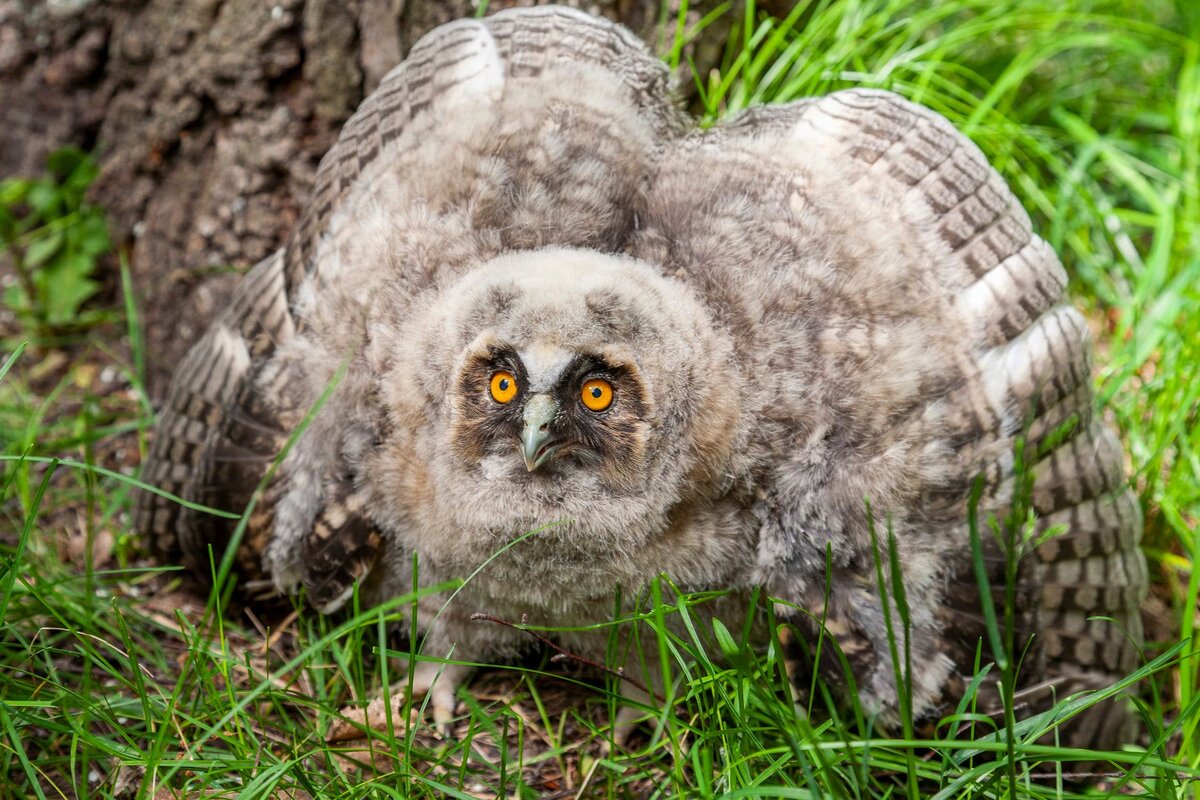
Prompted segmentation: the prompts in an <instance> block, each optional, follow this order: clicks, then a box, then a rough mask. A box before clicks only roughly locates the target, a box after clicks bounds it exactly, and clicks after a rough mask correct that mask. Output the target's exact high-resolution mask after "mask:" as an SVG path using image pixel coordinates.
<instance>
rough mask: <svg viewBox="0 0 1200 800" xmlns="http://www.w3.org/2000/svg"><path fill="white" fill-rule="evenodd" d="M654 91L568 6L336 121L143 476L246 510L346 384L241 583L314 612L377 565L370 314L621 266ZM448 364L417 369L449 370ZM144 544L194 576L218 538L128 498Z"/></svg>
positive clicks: (464, 40) (657, 85)
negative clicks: (555, 259)
mask: <svg viewBox="0 0 1200 800" xmlns="http://www.w3.org/2000/svg"><path fill="white" fill-rule="evenodd" d="M667 81H668V72H667V70H666V68H665V67H664V66H663V65H662V64H661V63H659V62H658V61H657V60H656V59H654V58H653V57H651V56H650V54H649V53H648V52H647V49H646V47H645V45H644V44H643V43H641V42H640V41H639V40H637V39H636V38H635V37H634V36H633V35H632V34H630V33H629V32H628V31H626V30H625V29H624V28H621V27H619V26H616V25H614V24H612V23H610V22H607V21H605V20H601V19H597V18H593V17H591V16H588V15H586V14H584V13H582V12H577V11H573V10H570V9H566V8H529V9H515V10H511V11H506V12H501V13H499V14H496V15H495V16H493V17H490V18H488V19H485V20H462V21H459V22H454V23H451V24H449V25H445V26H443V27H441V28H438V29H437V30H435V31H433V32H432V33H430V34H429V35H428V36H426V37H425V38H424V39H422V40H421V41H420V42H419V43H418V44H417V45H416V46H415V47H414V48H413V50H412V53H411V54H410V55H409V57H408V58H407V60H405V61H404V62H403V63H402V64H400V65H399V66H398V67H396V68H395V69H394V70H393V71H392V72H391V73H389V74H388V76H387V77H386V78H385V79H384V80H383V82H382V83H381V85H380V87H379V88H378V89H377V90H376V91H375V92H374V93H373V94H372V95H371V96H370V97H368V98H367V99H366V100H365V101H364V102H363V104H362V105H361V106H360V108H359V109H358V111H357V112H356V113H355V114H354V116H353V117H351V119H350V120H349V121H348V122H347V123H346V126H345V128H344V130H343V131H342V133H341V135H340V137H339V139H338V141H337V143H336V144H335V145H334V147H333V148H332V149H331V150H330V151H329V153H328V154H327V155H326V156H325V158H324V159H323V160H322V162H321V165H320V167H319V169H318V171H317V177H316V184H315V186H314V189H313V193H312V196H311V198H310V200H309V201H308V203H307V204H306V206H305V208H304V211H303V213H302V216H301V218H300V220H299V222H298V224H297V226H296V228H295V229H294V231H293V232H292V235H291V236H290V237H289V238H288V240H287V243H286V245H285V246H284V248H283V249H282V250H281V251H280V252H279V253H277V254H276V255H274V256H272V257H271V258H269V259H267V260H266V261H264V262H263V263H262V264H260V265H259V266H257V267H256V268H255V269H254V270H252V271H251V272H250V273H249V274H248V275H247V276H246V277H245V278H244V279H243V281H242V282H241V284H240V285H239V287H238V288H237V289H236V290H235V294H234V298H233V300H232V302H231V304H230V307H229V308H228V310H227V311H226V312H225V313H224V314H223V315H222V316H221V318H220V319H219V320H217V321H216V322H215V323H214V325H213V327H212V328H211V329H210V330H209V332H208V333H207V334H206V335H205V336H204V338H203V339H201V341H200V342H198V343H197V345H196V346H195V347H194V348H193V349H192V351H191V352H190V353H189V354H188V356H187V357H186V359H185V360H184V361H183V362H182V363H181V364H180V366H179V368H178V369H177V370H176V373H175V376H174V379H173V381H172V385H171V388H170V391H169V395H168V399H167V402H166V404H165V406H164V407H163V409H162V411H161V414H160V418H159V421H158V424H157V426H156V434H155V439H154V442H153V445H152V448H151V451H150V455H149V458H148V460H147V462H146V464H145V466H144V471H143V474H144V475H145V477H146V479H147V480H149V481H150V482H151V483H154V484H156V485H158V486H161V487H163V488H165V489H168V490H170V491H172V492H173V493H176V494H178V495H180V496H182V497H184V498H186V499H188V500H195V501H199V502H202V503H204V504H206V505H209V506H214V507H217V508H221V509H227V510H232V511H241V510H242V509H243V508H244V507H245V504H246V502H247V501H248V499H249V497H250V494H251V492H252V491H253V489H254V488H255V487H256V486H257V485H258V483H259V482H260V481H261V479H262V478H263V476H264V475H265V474H266V471H267V469H268V467H269V465H270V463H271V462H272V460H273V459H274V458H275V456H276V455H277V454H278V452H279V450H280V448H281V446H282V444H283V443H284V442H285V441H286V440H287V438H288V436H289V434H290V433H291V432H292V430H293V429H294V428H295V426H296V425H297V423H298V422H299V420H300V419H301V418H302V417H303V416H304V414H305V413H306V412H307V410H308V409H309V408H310V407H311V406H312V405H313V403H315V402H316V401H317V399H318V398H319V397H321V395H322V393H323V392H324V390H325V389H326V387H328V386H329V385H331V382H334V381H335V380H336V378H335V375H337V374H338V372H339V365H348V366H347V367H346V369H345V374H344V375H343V376H342V378H341V382H340V384H338V385H337V387H336V390H335V391H334V392H333V394H332V395H331V396H330V398H329V400H328V403H327V404H326V406H325V407H324V408H323V409H322V410H321V413H320V414H319V415H318V416H317V418H316V419H315V420H314V421H313V422H312V425H311V427H309V428H308V429H307V430H306V431H305V432H304V434H303V436H302V437H300V439H299V440H298V441H297V442H296V445H295V447H294V449H293V450H291V451H290V453H289V455H288V457H287V459H286V460H285V461H284V462H283V463H282V465H281V468H280V470H279V472H278V474H277V477H276V478H275V480H274V481H273V482H272V484H271V485H270V486H269V487H268V489H267V493H266V495H265V496H264V498H263V501H262V502H261V503H260V504H259V509H258V511H257V512H256V514H255V516H254V518H253V519H251V520H250V524H249V526H248V530H247V535H246V538H245V540H244V543H243V547H242V549H241V551H240V553H239V563H240V564H241V565H242V567H243V573H244V574H243V577H244V578H245V577H250V578H251V579H253V578H254V577H257V576H258V573H259V572H260V569H261V572H262V573H265V576H266V577H268V578H270V579H271V580H272V581H273V582H274V583H275V584H276V585H277V586H280V587H282V588H294V587H297V586H299V585H304V586H305V587H306V589H307V591H308V596H309V599H310V601H312V602H314V604H315V605H317V606H318V607H319V608H321V609H323V610H326V611H329V610H333V609H334V608H336V607H338V606H339V605H340V604H341V603H342V602H344V600H345V598H346V597H347V596H348V595H349V592H350V590H351V589H352V588H353V585H354V583H355V582H356V581H361V580H362V579H364V578H365V577H366V576H367V574H368V573H369V572H370V570H371V567H372V564H373V563H374V562H375V560H376V558H377V555H378V551H379V549H380V548H381V547H384V546H386V544H385V541H384V537H382V536H381V533H380V530H379V526H378V525H376V524H375V523H374V522H373V521H372V520H371V519H369V518H368V515H367V514H366V512H365V511H364V504H363V502H362V498H361V497H359V496H358V494H359V491H360V488H361V479H362V476H361V475H360V474H358V466H359V464H360V461H361V459H362V458H364V456H365V453H366V452H367V451H369V450H370V448H371V447H372V446H373V445H374V444H375V443H376V442H377V441H378V438H379V437H380V436H381V435H382V433H383V432H382V430H381V427H380V426H381V425H383V424H385V423H384V422H383V421H381V419H380V417H382V414H381V413H380V410H379V409H378V408H377V401H376V400H375V396H374V393H373V387H372V383H371V374H370V366H369V364H368V363H367V361H368V359H367V358H366V356H365V355H364V353H365V350H366V346H367V342H368V340H369V339H370V337H371V335H372V333H373V332H372V331H370V330H368V324H367V320H368V317H369V316H370V315H371V313H372V308H373V305H372V304H373V301H374V300H375V299H376V298H377V297H379V296H380V295H381V294H385V293H386V294H387V298H388V299H387V303H386V305H387V307H388V314H390V315H391V318H389V319H387V320H384V321H383V323H382V324H383V326H384V327H385V328H386V327H387V325H390V324H392V323H396V324H398V319H397V318H401V317H403V315H404V314H405V313H407V312H408V311H409V310H410V309H411V308H412V307H413V304H414V303H415V302H416V300H417V299H418V298H419V297H420V296H421V295H422V293H424V292H426V291H429V290H430V289H431V288H433V287H436V286H438V285H439V284H440V283H441V282H444V281H447V280H451V279H453V278H454V277H455V276H457V275H460V274H462V273H463V272H464V271H466V270H469V269H470V268H471V267H473V266H474V265H476V264H478V263H480V262H481V261H483V260H485V259H486V258H489V257H491V256H494V255H496V254H498V253H500V252H503V251H506V250H511V249H521V248H533V247H540V246H546V245H573V246H581V247H591V248H596V249H602V250H609V251H617V250H620V249H622V248H623V247H624V245H625V240H626V238H627V235H628V232H629V230H630V229H631V228H632V226H633V223H634V219H635V217H636V215H637V213H638V212H639V209H640V208H641V207H642V205H643V199H642V195H643V192H644V186H645V183H646V178H647V175H648V174H649V172H650V169H651V166H652V163H653V160H654V158H655V157H656V156H657V153H658V152H659V150H660V147H661V145H660V140H662V139H663V138H665V137H666V136H668V135H670V134H671V132H672V131H674V130H675V129H677V128H678V127H679V126H680V125H681V122H680V119H681V117H680V116H679V114H678V113H677V112H676V110H675V109H674V107H673V106H672V104H671V103H670V102H669V100H668V98H667ZM445 367H446V365H432V366H431V368H433V369H444V368H445ZM137 525H138V527H139V528H140V529H141V530H143V531H145V532H147V533H148V534H149V535H150V536H151V541H152V543H153V546H154V549H155V550H156V551H157V552H158V553H159V554H160V555H162V556H164V557H165V558H168V559H176V558H180V557H182V558H183V559H184V560H185V561H186V562H187V563H189V564H190V565H191V566H192V567H193V568H195V569H197V570H198V571H200V573H201V574H202V575H206V574H208V563H209V555H208V554H209V549H210V548H212V549H213V550H214V551H216V553H217V556H218V557H219V555H220V553H221V551H222V550H223V548H224V546H225V543H226V542H227V541H228V538H229V535H230V533H231V531H232V529H233V523H231V522H229V521H227V520H223V519H220V518H217V517H213V516H211V515H205V514H203V513H200V512H193V511H189V510H187V509H181V508H180V507H179V506H178V505H176V504H173V503H172V502H170V501H168V500H164V499H163V498H160V497H157V496H155V495H151V494H148V493H147V494H143V495H142V497H141V498H140V501H139V508H138V514H137Z"/></svg>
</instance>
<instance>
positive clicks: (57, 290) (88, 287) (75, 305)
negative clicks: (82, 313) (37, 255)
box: [37, 253, 100, 325]
mask: <svg viewBox="0 0 1200 800" xmlns="http://www.w3.org/2000/svg"><path fill="white" fill-rule="evenodd" d="M94 263H95V262H94V261H93V260H92V259H91V258H89V257H88V256H86V255H83V254H81V253H71V254H68V255H63V256H62V257H61V258H58V259H57V260H55V262H54V264H53V267H52V268H50V269H45V270H42V271H41V272H40V273H38V275H37V279H38V280H37V282H38V288H39V289H40V290H41V295H42V297H41V299H42V302H43V303H44V304H45V308H44V309H43V311H44V312H45V317H46V321H47V322H49V323H50V324H51V325H67V324H70V323H73V322H76V321H77V320H76V315H77V313H78V311H79V307H80V306H81V305H83V303H84V302H85V301H86V300H87V299H88V298H89V297H91V296H92V295H94V294H95V293H96V291H97V290H98V289H99V288H100V285H99V284H98V283H96V282H95V281H93V280H91V279H90V278H89V277H88V276H89V275H90V274H91V272H92V268H93V265H94Z"/></svg>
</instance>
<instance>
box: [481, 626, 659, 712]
mask: <svg viewBox="0 0 1200 800" xmlns="http://www.w3.org/2000/svg"><path fill="white" fill-rule="evenodd" d="M471 620H472V621H474V622H494V623H496V624H497V625H503V626H504V627H506V628H512V629H513V630H514V631H521V632H522V633H527V634H529V635H530V636H532V637H533V638H535V639H537V640H538V641H539V642H541V643H542V644H544V645H546V646H547V647H549V648H550V649H551V650H553V651H554V652H555V653H556V655H553V656H551V657H550V660H551V661H552V662H554V663H556V664H557V663H560V662H562V661H574V662H575V663H577V664H583V665H585V666H588V667H592V668H593V669H598V670H600V671H601V672H607V673H608V674H609V675H614V676H616V677H618V678H620V679H621V680H623V681H625V682H626V683H628V684H629V685H630V686H634V687H636V688H638V689H640V690H641V691H643V692H645V693H646V695H647V696H649V697H653V698H654V699H655V700H657V701H658V702H660V703H661V702H663V698H662V696H660V695H658V694H657V693H655V692H652V691H650V689H649V688H648V687H647V686H646V685H645V684H644V683H642V682H641V681H639V680H637V679H636V678H631V677H629V676H628V675H626V674H625V670H624V669H613V668H612V667H609V666H606V665H604V664H601V663H600V662H599V661H593V660H592V659H590V658H585V657H584V656H581V655H578V654H576V653H572V652H570V651H568V650H564V649H563V648H561V647H559V646H558V645H557V644H555V643H554V641H552V640H551V639H548V638H546V637H545V636H542V635H541V634H540V633H538V632H537V631H533V630H530V629H529V628H526V627H523V626H521V625H517V624H515V623H512V622H509V621H508V620H506V619H500V618H499V617H493V616H492V615H491V614H484V613H483V612H482V611H476V612H475V613H474V614H472V615H471Z"/></svg>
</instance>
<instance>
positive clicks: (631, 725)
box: [606, 682, 654, 750]
mask: <svg viewBox="0 0 1200 800" xmlns="http://www.w3.org/2000/svg"><path fill="white" fill-rule="evenodd" d="M621 700H622V701H623V702H622V703H621V707H620V708H618V709H617V718H616V719H614V720H613V735H612V744H613V746H614V747H616V748H617V749H620V750H624V749H625V746H626V745H627V744H628V743H629V737H630V736H631V735H632V734H633V732H634V731H635V730H637V726H638V725H640V724H641V723H643V722H645V721H646V720H647V718H648V717H647V714H648V713H649V712H647V711H646V707H647V706H653V703H654V698H652V697H651V696H650V694H649V692H646V691H645V690H643V689H641V688H640V687H637V686H634V685H633V684H632V683H628V682H622V683H621ZM606 744H607V743H606Z"/></svg>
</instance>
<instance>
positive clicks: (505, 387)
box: [500, 378, 508, 392]
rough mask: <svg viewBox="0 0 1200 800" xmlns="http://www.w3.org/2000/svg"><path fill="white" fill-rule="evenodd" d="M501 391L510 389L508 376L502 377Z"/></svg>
mask: <svg viewBox="0 0 1200 800" xmlns="http://www.w3.org/2000/svg"><path fill="white" fill-rule="evenodd" d="M500 391H502V392H507V391H508V378H501V379H500Z"/></svg>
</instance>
